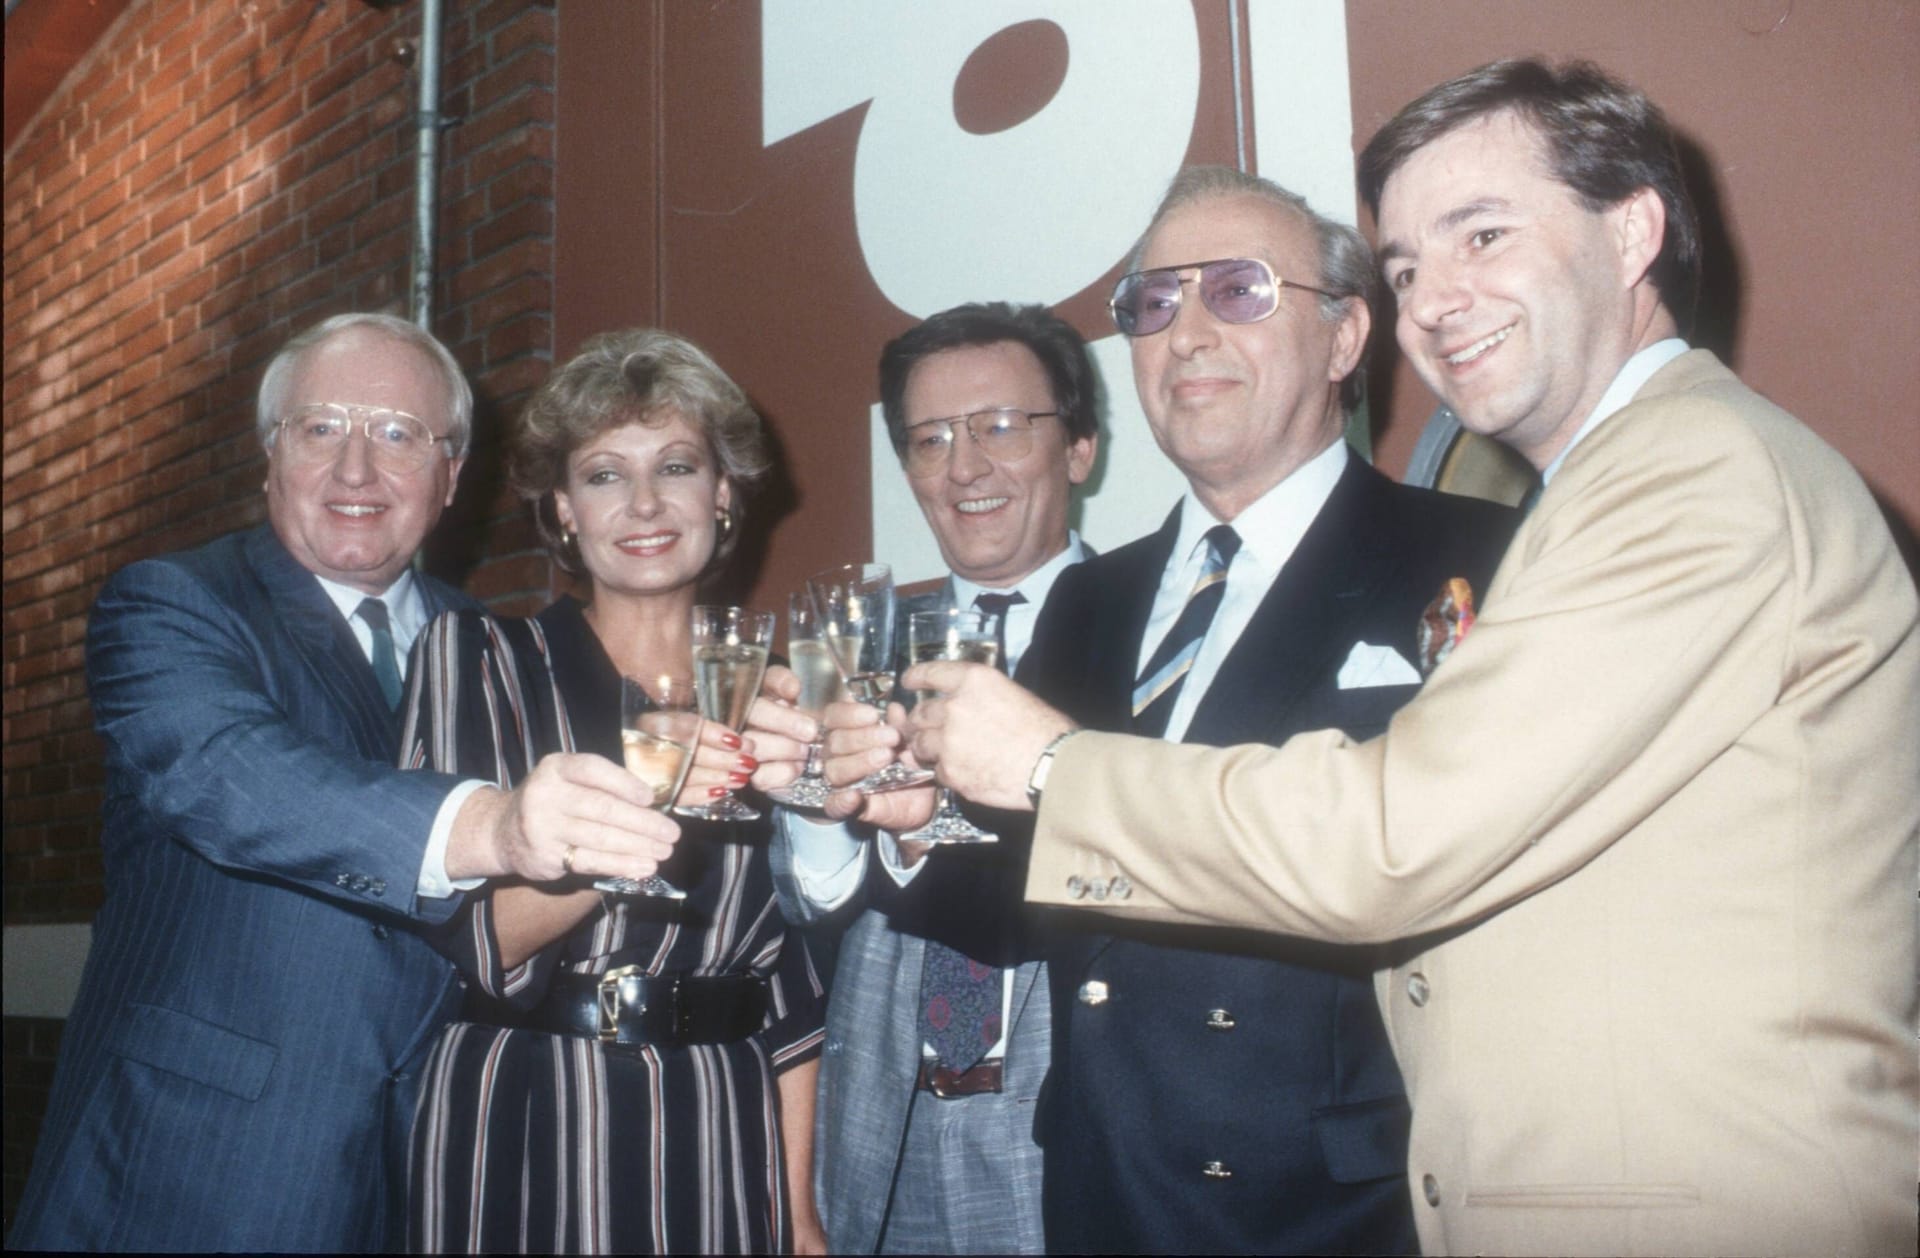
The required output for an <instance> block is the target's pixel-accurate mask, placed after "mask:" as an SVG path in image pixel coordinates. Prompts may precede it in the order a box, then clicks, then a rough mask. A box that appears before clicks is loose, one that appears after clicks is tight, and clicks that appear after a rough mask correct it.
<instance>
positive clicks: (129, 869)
mask: <svg viewBox="0 0 1920 1258" xmlns="http://www.w3.org/2000/svg"><path fill="white" fill-rule="evenodd" d="M471 414H472V394H471V392H470V390H469V389H468V386H467V384H466V381H465V380H464V379H463V378H462V377H461V374H460V369H459V365H458V364H457V363H456V362H455V361H454V359H453V357H452V355H450V354H449V353H448V352H447V351H446V349H445V348H444V347H443V346H441V345H440V344H439V343H438V342H437V341H435V340H434V339H433V338H432V337H431V336H429V335H428V334H427V333H425V332H423V331H421V330H420V329H418V328H416V327H414V326H413V325H412V324H409V323H406V322H405V321H403V320H400V319H396V318H393V317H391V316H386V315H367V314H352V315H340V316H337V317H335V318H333V319H330V320H327V321H326V322H324V323H322V324H320V325H319V326H318V327H316V328H313V329H310V330H309V331H307V332H305V333H302V334H301V335H300V336H297V337H295V338H294V339H293V340H292V341H291V342H290V343H289V344H288V345H287V346H286V347H285V348H284V349H283V350H282V351H281V352H280V353H279V355H277V356H276V357H275V359H274V360H273V362H272V363H271V364H270V365H269V366H268V368H267V372H266V376H265V378H264V379H263V380H262V382H261V386H260V399H259V411H258V417H257V422H258V427H259V434H260V438H261V441H262V443H263V444H264V445H265V447H266V450H267V486H266V488H267V515H268V521H269V522H268V524H267V525H265V526H262V527H259V528H255V529H251V530H247V531H244V532H240V533H235V534H231V535H229V536H227V537H223V538H221V539H219V540H217V541H214V542H212V543H210V544H208V545H206V546H203V547H201V548H199V549H198V550H192V551H186V552H182V553H179V554H174V555H166V556H162V557H160V558H157V559H149V560H144V561H142V562H139V563H136V564H133V565H131V566H129V567H127V568H125V569H123V570H122V571H120V572H119V573H117V574H116V575H115V576H114V577H113V578H112V579H110V580H109V581H108V582H107V584H106V587H105V588H104V589H103V590H102V591H101V593H100V597H99V599H98V601H97V602H96V603H95V605H94V609H93V615H92V617H91V620H90V622H89V624H88V637H87V680H88V688H89V696H90V698H91V700H92V703H93V708H94V716H95V721H96V723H97V725H98V728H99V731H100V737H101V742H102V744H103V749H104V752H105V757H106V769H107V780H106V790H105V794H106V810H105V820H104V825H103V830H102V836H101V846H102V848H103V852H104V856H105V862H106V876H107V896H106V902H105V904H104V905H103V906H102V907H101V910H100V913H99V916H98V917H97V918H96V919H95V920H94V924H93V946H92V950H91V952H90V954H89V956H88V958H87V967H86V973H85V975H84V976H83V978H82V981H81V986H80V992H79V996H78V999H77V1000H76V1002H75V1005H74V1009H73V1013H72V1016H71V1018H70V1019H69V1020H68V1022H67V1027H66V1032H65V1036H64V1040H63V1043H62V1046H61V1056H60V1065H59V1069H58V1072H57V1074H56V1075H55V1078H54V1086H53V1095H52V1097H51V1100H50V1102H49V1105H48V1108H47V1115H46V1119H45V1123H44V1126H43V1128H42V1132H41V1140H40V1145H39V1149H38V1152H37V1155H36V1157H35V1159H34V1164H33V1173H32V1176H31V1178H30V1179H29V1181H28V1183H27V1188H26V1193H25V1197H24V1199H23V1201H22V1203H21V1206H20V1212H19V1215H18V1217H17V1219H16V1221H15V1226H14V1229H13V1232H12V1234H11V1235H10V1236H9V1237H8V1244H9V1245H11V1246H14V1247H19V1248H32V1249H88V1250H93V1249H136V1250H200V1251H246V1250H282V1251H285V1250H294V1251H302V1250H304V1251H338V1250H368V1249H379V1248H383V1247H387V1246H390V1245H393V1244H394V1243H396V1242H397V1240H398V1235H399V1234H398V1227H397V1225H398V1223H399V1211H398V1210H397V1209H395V1208H394V1204H395V1197H396V1196H397V1192H398V1189H399V1188H400V1187H401V1186H402V1184H403V1182H404V1181H403V1177H404V1174H405V1159H404V1156H396V1154H395V1151H396V1150H398V1149H400V1148H402V1147H403V1145H402V1144H401V1142H402V1141H403V1140H404V1138H405V1134H406V1129H407V1126H408V1124H409V1123H410V1121H411V1119H412V1116H413V1099H414V1079H415V1069H416V1066H417V1065H418V1063H419V1060H420V1058H421V1057H422V1056H423V1055H424V1050H425V1048H426V1046H427V1045H428V1044H430V1043H431V1041H432V1039H433V1035H434V1033H435V1032H436V1031H437V1030H438V1028H439V1027H440V1025H441V1024H442V1023H443V1022H444V1021H445V1020H446V1019H447V1018H448V1017H449V1016H450V1015H451V1014H452V1013H453V1011H454V1008H455V1006H456V1003H457V996H458V988H457V985H456V983H455V980H454V973H453V967H452V966H451V965H450V964H449V963H448V962H447V961H445V960H444V959H443V958H441V956H440V955H439V954H438V953H437V952H435V951H434V949H433V948H432V947H431V946H430V945H429V944H428V942H427V940H426V938H425V937H424V936H423V933H422V932H423V930H424V929H425V928H427V927H430V926H431V925H433V924H435V923H439V922H443V921H445V920H446V919H447V918H448V916H449V915H450V914H451V912H452V909H453V907H454V905H455V904H456V903H457V899H458V895H459V893H460V891H461V890H463V889H471V888H472V887H475V886H478V885H479V883H480V881H481V880H483V879H485V878H489V877H493V876H496V875H506V874H517V875H519V876H521V877H524V878H528V879H535V880H549V879H554V878H558V877H561V876H563V875H566V874H570V873H581V874H587V873H622V874H628V875H631V876H635V877H641V876H645V875H647V874H650V873H651V872H652V871H653V869H654V867H655V865H656V864H657V862H658V860H659V859H660V858H662V857H664V856H665V855H666V854H667V853H668V852H669V851H670V850H671V846H670V845H671V842H672V840H673V839H674V838H675V837H676V835H677V830H676V828H675V827H674V826H673V825H672V823H670V822H667V821H665V820H664V819H663V818H661V817H659V816H658V815H656V814H655V813H653V812H652V810H651V809H650V808H649V807H648V806H647V805H648V803H649V802H650V801H649V800H648V799H647V797H646V795H645V793H644V792H643V791H642V790H641V789H640V788H639V785H638V783H637V782H635V781H634V780H633V779H632V778H631V777H630V776H629V775H628V774H626V773H624V772H622V771H620V770H619V769H618V768H617V767H616V766H613V765H610V764H606V762H604V761H600V760H598V759H597V758H596V757H593V756H579V757H574V756H555V757H550V758H549V759H548V760H546V761H544V762H542V764H541V766H540V767H539V768H538V769H537V770H536V771H535V773H534V774H533V775H531V776H530V777H529V778H528V780H527V781H526V782H525V783H523V784H522V785H521V787H520V788H519V789H518V790H516V791H514V792H512V793H511V794H507V793H504V792H501V791H499V790H497V789H495V788H493V787H491V786H488V785H486V784H484V783H478V782H465V783H463V782H457V781H455V780H454V779H451V778H447V777H444V776H441V775H437V774H428V773H403V772H400V771H399V770H397V769H395V768H392V767H391V765H392V763H393V760H394V756H395V733H396V731H395V729H394V706H395V704H396V703H397V702H398V701H399V699H400V697H401V687H402V684H403V678H404V675H405V668H406V662H407V650H406V648H407V644H408V643H409V642H411V641H412V639H413V637H414V635H416V634H417V633H418V632H419V631H420V629H421V627H422V626H423V625H424V624H425V623H426V622H427V620H428V619H429V618H430V617H431V616H432V615H433V614H434V613H436V612H438V611H441V610H444V609H447V608H450V607H460V606H467V605H469V600H467V599H466V598H465V597H464V596H463V595H461V594H460V593H459V592H458V591H456V590H453V589H450V588H448V587H447V586H445V585H442V584H440V583H439V582H437V581H434V580H433V579H432V578H430V577H427V576H424V575H422V574H416V573H414V572H413V571H412V570H411V568H410V566H409V565H410V561H411V559H412V556H413V553H414V551H415V550H416V549H418V547H419V545H420V542H421V541H422V539H424V538H425V536H426V534H427V532H428V530H429V529H431V528H432V527H433V524H434V522H435V521H436V520H438V519H439V516H440V512H441V511H442V509H444V507H445V506H446V504H447V503H448V502H449V501H450V500H451V498H452V495H453V489H454V485H455V482H456V481H457V479H458V477H459V474H460V467H461V463H462V461H463V460H464V458H465V456H466V451H467V441H468V430H469V421H470V416H471ZM588 817H592V818H595V820H593V821H588V820H586V818H588Z"/></svg>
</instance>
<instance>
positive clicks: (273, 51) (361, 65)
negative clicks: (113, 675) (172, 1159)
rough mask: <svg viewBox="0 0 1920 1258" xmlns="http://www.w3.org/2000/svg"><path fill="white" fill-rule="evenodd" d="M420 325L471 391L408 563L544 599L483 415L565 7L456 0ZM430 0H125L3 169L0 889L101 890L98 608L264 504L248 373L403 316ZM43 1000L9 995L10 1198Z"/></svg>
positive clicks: (548, 133)
mask: <svg viewBox="0 0 1920 1258" xmlns="http://www.w3.org/2000/svg"><path fill="white" fill-rule="evenodd" d="M447 7H448V10H449V12H448V15H447V22H446V29H445V38H446V51H445V62H444V67H445V68H444V73H443V86H444V89H445V90H444V93H443V108H444V109H445V110H446V111H447V112H448V113H449V114H450V115H453V116H454V117H455V118H456V119H457V123H456V125H453V126H451V127H450V128H448V129H447V130H446V131H445V132H444V139H443V160H442V165H441V186H440V192H441V211H440V214H439V216H438V224H439V233H440V234H439V241H438V249H437V253H438V260H437V267H438V274H437V284H436V295H435V306H434V309H435V313H434V318H433V327H434V330H435V332H437V333H438V334H439V335H440V336H441V337H442V338H443V339H444V340H445V341H446V342H447V343H448V344H449V345H450V346H451V347H452V348H453V350H454V352H455V354H456V355H457V356H458V357H459V359H460V361H461V362H462V364H463V365H464V366H465V367H466V368H467V369H468V371H469V373H470V374H471V376H472V379H473V381H474V385H475V390H476V411H477V413H476V430H475V444H476V457H475V458H474V459H473V460H472V461H471V462H470V464H469V474H468V477H467V483H463V485H462V492H461V496H460V498H459V500H458V501H457V502H456V504H455V506H454V508H453V510H452V511H450V512H449V518H448V521H447V523H446V524H445V525H443V527H442V529H441V536H440V538H438V539H437V540H436V542H435V543H434V545H433V546H431V547H430V549H429V556H428V561H429V564H430V566H431V567H433V569H434V570H435V571H436V572H438V573H440V574H441V575H445V576H449V577H451V578H452V579H455V580H458V581H462V582H463V583H464V584H465V585H466V586H467V587H468V588H469V589H471V590H473V591H474V592H476V593H478V594H480V595H481V596H482V597H485V598H489V599H491V600H492V601H494V602H496V603H498V604H501V605H504V606H509V607H525V606H528V605H536V604H537V603H539V602H540V601H543V600H544V598H545V597H546V593H547V590H548V588H549V582H550V580H551V574H550V572H549V570H548V566H547V564H546V562H545V559H544V556H543V555H541V554H540V553H538V552H537V550H536V547H535V543H534V541H533V538H532V536H531V530H530V529H528V528H527V527H526V526H525V525H524V523H523V522H522V520H521V517H520V516H519V514H518V513H517V512H516V511H513V510H512V509H511V508H510V506H509V504H508V502H507V501H506V500H505V499H504V498H502V497H501V494H500V477H499V472H498V468H497V458H496V457H495V456H496V453H497V449H498V440H497V432H498V429H499V427H500V425H501V423H502V422H503V421H504V419H505V418H506V417H507V416H508V415H510V414H511V412H512V409H513V407H514V406H515V405H516V404H517V402H518V401H519V400H520V399H521V398H522V397H523V396H524V395H525V393H526V392H527V391H528V390H529V389H530V388H531V387H532V386H533V385H534V384H536V383H538V382H539V380H540V379H541V378H543V377H544V375H545V373H546V369H547V365H548V363H549V361H550V358H551V347H552V288H553V281H552V254H553V241H552V223H553V115H554V106H553V100H554V88H553V83H554V79H553V67H554V43H555V22H556V17H555V12H554V10H553V9H552V8H551V7H549V6H547V5H542V4H529V3H526V2H525V0H494V2H493V3H468V2H465V0H450V2H449V4H448V6H447ZM419 22H420V6H419V5H418V4H408V5H403V6H401V7H398V8H395V9H391V10H388V11H386V12H381V11H378V10H375V9H373V8H370V7H368V6H366V5H363V4H359V3H353V2H350V0H330V2H328V3H316V2H314V0H252V2H251V3H246V4H239V3H232V2H231V0H137V2H136V3H135V4H134V5H133V6H132V7H131V8H130V9H129V10H128V12H127V13H126V15H125V16H124V17H123V18H122V19H121V20H120V21H119V22H118V23H117V24H115V25H114V26H113V27H112V28H111V29H110V30H109V31H108V32H107V34H106V35H105V36H104V37H103V38H102V39H101V41H100V42H99V44H98V45H97V46H96V47H95V48H94V49H93V50H92V51H91V52H90V53H89V54H88V55H87V57H86V58H85V59H84V60H83V61H81V62H80V63H79V64H78V65H77V66H76V67H75V69H74V71H73V72H72V73H71V74H70V75H69V76H68V78H67V80H66V81H65V82H64V83H63V84H62V86H61V88H60V89H59V90H58V91H57V92H56V93H55V94H54V96H53V97H52V98H51V99H50V100H49V101H48V103H47V105H46V106H45V108H44V109H43V110H42V112H41V113H40V115H39V116H38V117H37V118H35V119H34V120H33V122H32V123H31V124H30V125H28V126H27V127H26V128H25V129H24V130H23V131H22V132H21V135H20V138H19V140H18V141H17V143H16V145H15V147H14V148H13V149H12V151H10V152H9V153H8V155H7V161H6V171H5V258H4V261H5V308H4V324H3V329H0V330H3V331H4V338H5V356H4V385H3V386H0V402H3V404H4V417H5V445H4V451H5V498H4V532H5V567H4V590H3V591H0V600H3V602H4V609H5V610H4V622H3V626H0V658H4V696H5V699H4V745H5V751H4V770H3V771H4V793H5V805H4V808H5V831H4V833H5V853H4V911H5V922H6V924H7V925H10V926H13V925H23V924H27V923H35V922H77V921H86V920H88V919H89V918H91V916H92V915H93V912H94V910H95V909H96V908H97V907H98V905H99V902H100V898H101V891H102V887H101V866H100V851H99V832H98V815H99V805H100V797H99V791H100V782H101V770H100V765H99V761H98V746H97V743H96V740H95V738H94V735H93V733H92V728H91V725H92V718H91V714H90V712H89V710H88V707H87V701H86V689H85V679H84V676H83V673H82V667H83V664H82V659H81V652H82V641H83V638H84V634H85V629H86V613H87V608H88V606H89V605H90V603H91V602H92V600H93V597H94V595H95V593H96V592H97V590H98V589H99V586H100V582H101V581H102V580H103V579H104V578H105V577H106V576H107V575H108V574H109V573H111V572H113V571H114V570H115V569H117V568H119V567H121V566H123V565H125V564H126V563H128V562H130V561H132V560H134V559H137V558H140V557H143V556H146V555H152V554H157V553H159V552H162V551H167V550H174V549H178V548H180V547H185V546H192V545H195V544H198V543H200V542H202V541H205V540H207V539H209V538H212V537H215V536H217V535H219V534H221V533H224V532H227V531H229V530H231V529H233V528H236V527H240V526H243V525H247V524H252V523H254V522H256V521H258V520H260V519H262V518H263V517H264V501H263V499H262V496H261V492H260V486H261V481H262V479H263V474H264V459H263V457H262V455H261V453H260V448H259V443H258V442H257V441H256V440H255V438H254V436H253V420H252V414H251V399H252V395H253V391H254V389H255V387H256V385H257V383H258V379H259V373H260V371H261V369H262V368H263V367H264V366H265V363H266V360H267V358H268V357H269V356H270V355H271V354H272V352H273V351H274V349H275V348H277V347H278V346H279V344H280V343H281V342H283V341H284V340H285V339H286V338H287V337H288V336H290V335H291V334H292V333H294V332H295V331H297V330H298V329H300V328H301V327H304V326H306V325H308V324H310V323H313V322H315V321H317V320H318V319H320V318H323V317H325V316H327V315H329V314H334V313H337V312H339V311H343V310H351V309H385V310H390V311H393V312H395V313H400V314H405V313H406V297H407V285H408V278H407V265H408V257H407V255H408V246H409V240H410V233H411V224H412V215H413V153H414V143H415V139H414V130H413V126H412V123H413V116H414V109H415V104H414V91H415V88H414V80H413V75H412V72H411V71H410V70H408V69H407V68H405V67H404V66H402V65H401V64H399V63H398V62H397V61H396V60H395V59H394V57H393V49H394V44H395V41H396V40H403V39H407V40H410V39H414V38H415V37H416V36H417V35H418V31H419ZM58 1025H59V1024H58V1023H57V1022H50V1021H47V1020H43V1019H18V1018H8V1019H7V1020H6V1102H7V1103H6V1112H7V1120H6V1141H5V1157H6V1169H5V1205H6V1214H7V1216H8V1218H9V1219H10V1218H11V1215H12V1211H13V1205H14V1203H15V1202H16V1201H17V1200H18V1195H19V1188H20V1184H21V1182H23V1180H24V1177H25V1174H26V1170H27V1163H28V1157H29V1151H30V1150H31V1148H32V1143H33V1139H34V1135H35V1132H36V1131H37V1127H38V1120H39V1113H40V1109H41V1106H42V1104H43V1101H44V1089H45V1085H46V1081H47V1078H48V1076H49V1072H50V1062H51V1054H52V1047H53V1045H54V1044H55V1043H56V1042H57V1038H58Z"/></svg>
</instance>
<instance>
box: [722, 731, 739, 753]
mask: <svg viewBox="0 0 1920 1258" xmlns="http://www.w3.org/2000/svg"><path fill="white" fill-rule="evenodd" d="M720 744H721V746H723V747H725V748H726V749H727V750H728V751H738V750H740V735H738V734H735V733H733V732H732V731H728V732H727V733H724V734H722V735H720Z"/></svg>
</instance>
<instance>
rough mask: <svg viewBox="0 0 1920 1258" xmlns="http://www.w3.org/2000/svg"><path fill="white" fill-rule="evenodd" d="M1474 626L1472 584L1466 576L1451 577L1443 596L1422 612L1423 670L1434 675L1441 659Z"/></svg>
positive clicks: (1442, 591)
mask: <svg viewBox="0 0 1920 1258" xmlns="http://www.w3.org/2000/svg"><path fill="white" fill-rule="evenodd" d="M1471 628H1473V587H1472V586H1471V585H1469V584H1467V579H1466V578H1465V577H1452V578H1449V579H1448V581H1447V583H1446V584H1445V585H1443V586H1441V587H1440V596H1439V597H1438V598H1436V599H1434V600H1433V601H1432V602H1431V603H1428V604H1427V609H1426V610H1425V611H1423V612H1421V613H1420V673H1421V675H1422V676H1423V677H1431V676H1433V670H1434V669H1436V668H1438V667H1440V661H1441V660H1444V659H1446V658H1447V656H1448V655H1450V654H1452V653H1453V648H1454V647H1456V646H1459V645H1460V642H1461V640H1462V639H1463V638H1465V637H1466V636H1467V630H1469V629H1471Z"/></svg>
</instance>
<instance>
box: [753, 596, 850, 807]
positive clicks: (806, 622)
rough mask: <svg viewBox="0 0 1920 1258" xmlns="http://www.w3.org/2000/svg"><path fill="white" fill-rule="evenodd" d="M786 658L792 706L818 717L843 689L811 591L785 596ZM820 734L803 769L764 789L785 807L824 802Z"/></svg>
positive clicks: (828, 788) (826, 786) (809, 747)
mask: <svg viewBox="0 0 1920 1258" xmlns="http://www.w3.org/2000/svg"><path fill="white" fill-rule="evenodd" d="M787 660H788V665H789V667H791V668H792V669H793V675H794V676H795V677H797V678H799V679H800V700H799V702H798V703H796V704H795V705H794V706H795V707H797V708H799V709H800V710H801V711H802V712H805V713H806V714H807V715H808V716H810V717H812V718H813V719H814V720H816V721H817V720H819V719H820V717H821V714H822V713H824V712H825V711H826V708H827V705H828V704H829V703H832V702H834V701H835V700H837V699H839V698H840V697H841V695H842V693H843V690H842V688H841V685H840V668H839V666H838V665H837V664H835V663H834V662H833V648H832V647H831V646H829V645H828V644H827V638H826V633H825V632H824V631H823V630H822V629H821V627H820V614H819V613H818V612H817V611H815V610H814V607H813V597H812V596H811V595H808V594H791V595H788V596H787ZM824 737H825V736H824V735H822V737H821V738H816V739H814V740H813V741H812V742H811V743H808V744H807V768H806V772H805V773H803V774H802V775H801V776H800V777H799V778H797V779H795V780H794V781H792V782H789V783H788V784H787V785H785V786H781V787H776V788H774V789H773V790H770V791H768V792H767V798H768V799H770V800H772V801H773V802H774V803H776V804H785V805H786V806H787V807H789V808H805V809H818V808H821V807H823V806H824V805H825V804H826V802H827V796H828V795H830V794H832V793H833V787H832V786H830V785H829V784H828V783H827V779H826V778H825V777H824V776H823V775H822V774H821V772H820V756H821V752H822V748H823V741H822V740H823V739H824Z"/></svg>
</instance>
